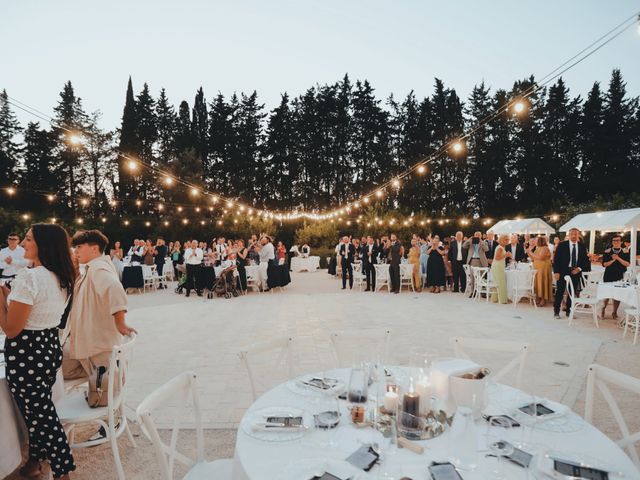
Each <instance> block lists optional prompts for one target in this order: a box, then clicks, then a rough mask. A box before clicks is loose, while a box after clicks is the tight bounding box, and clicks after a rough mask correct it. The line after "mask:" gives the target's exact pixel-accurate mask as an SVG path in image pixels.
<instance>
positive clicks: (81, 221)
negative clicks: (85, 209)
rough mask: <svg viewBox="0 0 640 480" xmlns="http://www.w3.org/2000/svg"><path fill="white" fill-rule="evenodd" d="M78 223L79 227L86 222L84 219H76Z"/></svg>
mask: <svg viewBox="0 0 640 480" xmlns="http://www.w3.org/2000/svg"><path fill="white" fill-rule="evenodd" d="M76 223H77V224H78V225H82V224H83V223H84V220H83V219H82V218H76Z"/></svg>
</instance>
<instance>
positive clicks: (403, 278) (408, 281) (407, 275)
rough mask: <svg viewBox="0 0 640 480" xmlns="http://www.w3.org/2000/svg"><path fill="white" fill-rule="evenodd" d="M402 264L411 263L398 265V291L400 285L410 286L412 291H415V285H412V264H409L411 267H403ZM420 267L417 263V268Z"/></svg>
mask: <svg viewBox="0 0 640 480" xmlns="http://www.w3.org/2000/svg"><path fill="white" fill-rule="evenodd" d="M404 265H411V264H406V263H404V264H401V265H400V291H402V287H407V288H411V291H412V292H415V291H416V289H415V286H414V285H413V265H411V268H409V267H405V266H404ZM419 268H420V265H418V269H419Z"/></svg>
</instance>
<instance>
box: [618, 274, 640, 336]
mask: <svg viewBox="0 0 640 480" xmlns="http://www.w3.org/2000/svg"><path fill="white" fill-rule="evenodd" d="M636 305H637V306H636V307H629V308H625V309H624V332H623V333H622V338H624V337H626V336H627V330H628V329H629V327H631V329H632V330H633V331H634V333H633V344H634V345H635V344H636V342H637V341H638V330H640V285H636ZM632 320H633V321H632Z"/></svg>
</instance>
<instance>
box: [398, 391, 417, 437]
mask: <svg viewBox="0 0 640 480" xmlns="http://www.w3.org/2000/svg"><path fill="white" fill-rule="evenodd" d="M402 411H403V416H402V417H403V418H402V423H403V424H404V425H405V426H407V427H410V428H416V427H417V426H418V418H417V417H418V415H419V414H420V396H419V395H418V394H417V393H415V392H409V393H405V394H404V397H403V399H402Z"/></svg>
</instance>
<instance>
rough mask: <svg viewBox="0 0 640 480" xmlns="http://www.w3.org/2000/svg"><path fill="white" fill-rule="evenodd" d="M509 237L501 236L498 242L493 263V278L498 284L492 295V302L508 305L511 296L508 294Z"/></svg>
mask: <svg viewBox="0 0 640 480" xmlns="http://www.w3.org/2000/svg"><path fill="white" fill-rule="evenodd" d="M507 238H508V237H507V236H506V235H501V236H500V238H499V240H498V246H497V247H496V250H495V252H494V255H493V262H491V278H493V282H494V283H495V284H496V291H495V292H493V294H492V295H491V301H492V302H498V303H508V302H509V295H508V292H507V272H506V271H505V268H506V259H507V258H508V254H507V248H506V247H507Z"/></svg>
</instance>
